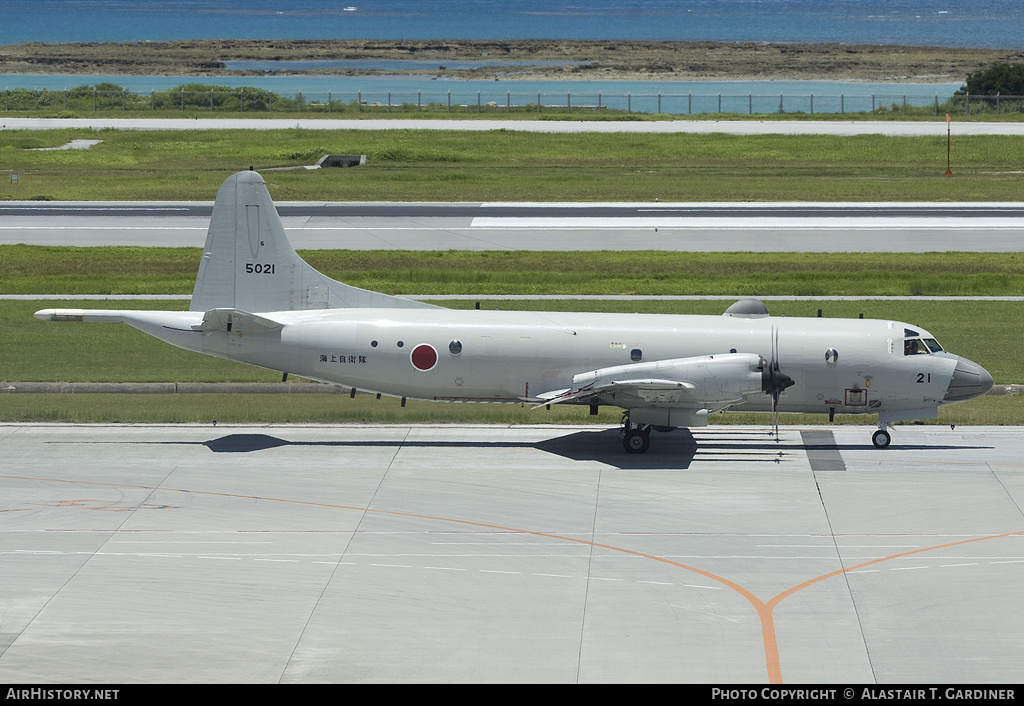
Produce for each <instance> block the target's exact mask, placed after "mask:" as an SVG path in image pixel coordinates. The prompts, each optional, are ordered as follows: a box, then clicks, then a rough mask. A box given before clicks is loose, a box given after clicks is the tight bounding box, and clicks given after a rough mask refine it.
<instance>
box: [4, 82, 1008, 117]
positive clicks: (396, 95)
mask: <svg viewBox="0 0 1024 706" xmlns="http://www.w3.org/2000/svg"><path fill="white" fill-rule="evenodd" d="M0 108H2V110H3V111H5V112H27V111H42V110H51V111H52V110H55V109H56V110H64V111H75V112H82V111H85V112H89V111H111V110H115V111H125V112H133V111H150V112H153V111H179V112H185V111H191V112H197V111H198V112H212V113H216V112H224V113H230V112H234V113H261V112H266V113H326V114H334V113H341V114H345V113H364V112H365V113H374V112H378V113H379V112H387V113H400V112H404V113H413V112H432V113H438V112H440V113H512V112H518V113H523V112H534V113H543V112H545V111H548V112H555V111H557V112H560V113H561V112H566V111H568V112H587V111H609V112H612V111H615V112H621V113H641V114H644V113H646V114H658V113H661V114H671V115H702V114H742V115H767V114H798V113H803V114H815V113H838V114H845V113H872V114H883V113H884V114H890V115H891V114H917V115H921V114H934V115H940V114H942V113H951V114H957V115H978V114H1002V113H1024V96H1002V95H996V96H972V95H969V94H966V95H954V96H952V97H942V98H941V99H940V96H939V94H934V95H931V96H927V95H920V94H917V95H912V94H907V93H899V92H893V93H885V94H883V93H872V94H869V95H865V94H857V93H850V94H846V93H842V92H841V93H837V94H836V93H831V94H823V93H819V94H815V93H806V94H799V93H797V94H794V93H772V94H763V93H761V94H756V93H742V94H728V93H716V94H706V93H693V92H687V93H630V92H627V93H605V92H575V91H564V92H517V91H513V90H500V89H497V88H495V89H494V90H487V91H484V90H477V91H459V90H452V89H449V90H435V91H424V90H415V91H390V90H375V91H346V92H334V91H328V92H326V93H303V92H298V93H296V94H294V95H292V96H282V95H278V94H276V93H272V92H270V91H265V90H261V89H257V88H239V89H226V88H221V87H212V88H211V87H206V88H204V89H203V90H192V89H189V88H181V89H172V90H165V91H150V92H148V93H144V92H143V93H140V92H132V91H128V90H124V89H118V90H113V89H106V88H101V87H81V88H73V89H66V90H58V91H54V90H30V89H24V88H16V89H6V90H4V91H3V100H2V102H0Z"/></svg>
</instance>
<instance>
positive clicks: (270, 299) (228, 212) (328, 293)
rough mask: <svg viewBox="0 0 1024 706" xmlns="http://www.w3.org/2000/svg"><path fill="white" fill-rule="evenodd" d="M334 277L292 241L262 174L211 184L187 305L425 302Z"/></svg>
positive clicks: (280, 307)
mask: <svg viewBox="0 0 1024 706" xmlns="http://www.w3.org/2000/svg"><path fill="white" fill-rule="evenodd" d="M429 306H430V305H429V304H422V303H420V302H415V301H410V300H407V299H399V298H398V297H392V296H389V295H386V294H380V293H378V292H371V291H368V290H365V289H359V288H358V287H350V286H349V285H347V284H342V283H341V282H336V281H334V280H333V279H330V278H329V277H327V276H325V275H322V274H320V273H319V272H317V271H316V270H314V269H313V268H312V267H310V266H309V265H307V264H306V263H305V262H304V261H303V260H302V258H300V257H299V256H298V254H296V252H295V250H294V249H292V246H291V244H290V243H289V242H288V238H287V237H286V236H285V233H284V227H283V226H282V225H281V219H280V217H279V216H278V215H277V209H276V208H274V202H273V200H272V199H271V198H270V192H268V191H267V185H266V184H265V183H264V181H263V177H261V176H260V175H259V174H257V173H256V172H253V171H248V172H238V173H237V174H232V175H231V176H230V177H228V178H227V180H226V181H225V182H224V183H223V184H222V185H221V187H220V190H219V191H217V200H216V201H215V202H214V204H213V215H212V216H211V218H210V230H209V231H208V232H207V235H206V245H205V247H204V248H203V259H202V261H201V262H200V264H199V274H198V276H197V277H196V286H195V289H194V290H193V292H192V304H191V305H190V306H189V309H190V310H191V311H209V310H211V309H241V310H242V311H248V312H259V311H296V310H301V309H344V308H377V307H401V308H410V307H429Z"/></svg>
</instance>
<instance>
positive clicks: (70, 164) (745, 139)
mask: <svg viewBox="0 0 1024 706" xmlns="http://www.w3.org/2000/svg"><path fill="white" fill-rule="evenodd" d="M943 128H944V125H941V124H938V123H937V124H936V134H935V136H934V137H882V136H877V135H865V136H854V137H833V136H806V135H804V136H783V135H756V136H740V135H725V134H714V135H691V134H671V135H658V134H626V133H612V134H597V133H576V134H541V133H524V132H516V131H501V130H495V131H488V132H465V131H431V132H430V133H429V136H430V139H424V137H423V135H424V133H422V132H420V131H416V130H381V131H361V130H336V131H319V130H318V131H311V130H301V129H294V130H277V131H273V133H263V132H260V133H253V132H250V131H245V130H215V131H212V130H211V131H201V130H195V131H134V130H133V131H119V130H99V131H92V130H74V129H68V130H47V131H2V132H0V166H2V171H0V173H7V172H10V173H17V174H18V176H19V178H18V180H17V181H16V182H11V181H10V179H8V178H0V199H18V200H31V199H52V200H115V201H116V200H128V201H131V200H198V201H209V200H212V199H213V197H214V195H215V194H216V191H217V188H218V187H219V186H220V184H221V182H222V181H223V180H224V178H225V177H227V176H228V175H229V174H231V173H232V172H235V171H239V170H242V169H247V168H248V167H249V166H254V167H255V168H256V169H257V170H260V169H266V168H268V167H282V166H297V165H307V164H313V163H314V162H315V161H316V160H317V159H318V158H319V157H320V156H321V155H323V154H327V153H347V154H365V155H367V164H366V165H365V166H363V167H359V168H353V169H324V170H317V171H313V172H277V173H274V172H268V173H266V174H265V175H264V176H265V177H266V178H267V181H268V185H269V188H270V192H271V195H272V196H273V197H274V198H275V200H279V201H289V200H292V201H303V200H312V201H317V200H328V201H350V200H351V201H654V200H655V199H660V200H661V201H793V200H796V201H1015V200H1018V199H1019V198H1020V194H1021V191H1022V189H1021V185H1022V179H1021V174H1020V166H1021V163H1022V161H1024V141H1021V140H1020V139H1019V138H1016V137H1005V136H978V137H959V138H956V139H955V140H954V142H953V152H952V160H953V171H954V175H953V176H952V177H950V176H944V175H943V172H944V171H945V169H946V136H945V130H944V129H943ZM73 139H101V140H103V142H102V143H101V144H99V145H96V146H94V147H92V148H90V149H88V150H68V151H53V152H37V151H32V150H34V149H36V148H40V147H56V146H60V145H63V144H66V143H67V142H69V141H71V140H73Z"/></svg>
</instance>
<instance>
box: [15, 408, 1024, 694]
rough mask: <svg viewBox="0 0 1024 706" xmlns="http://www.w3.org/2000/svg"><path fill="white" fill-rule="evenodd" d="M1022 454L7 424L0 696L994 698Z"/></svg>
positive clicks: (1021, 577)
mask: <svg viewBox="0 0 1024 706" xmlns="http://www.w3.org/2000/svg"><path fill="white" fill-rule="evenodd" d="M1021 432H1022V430H1021V429H1020V428H1010V427H998V428H995V427H975V428H965V427H957V428H956V429H955V430H951V429H950V428H948V427H915V426H906V427H899V428H897V430H896V433H895V434H894V441H893V444H892V446H891V447H889V448H888V449H885V450H879V449H875V448H873V447H871V442H870V439H869V428H868V427H842V426H840V427H816V428H810V429H798V428H792V427H789V428H787V427H784V428H783V430H782V434H781V439H780V441H778V442H776V441H774V440H772V439H771V438H770V437H768V436H767V434H766V430H765V429H764V428H763V427H762V428H756V427H733V426H712V427H709V428H707V429H702V430H695V431H694V432H693V433H692V436H691V435H690V434H689V433H688V432H684V431H679V432H674V433H672V434H660V435H656V437H655V438H654V439H653V443H652V448H651V451H650V452H649V453H648V454H646V455H643V456H630V455H626V454H624V453H623V452H622V450H621V447H620V445H619V441H618V438H617V429H610V428H607V427H551V426H535V427H534V426H528V427H491V426H404V425H399V426H332V427H291V426H279V427H228V428H225V427H216V428H214V427H198V426H63V425H30V424H28V425H3V426H0V455H2V457H3V458H4V464H3V467H2V470H0V562H2V565H3V567H4V569H3V571H0V597H2V600H3V605H4V612H3V620H2V623H0V681H5V682H12V683H32V684H35V683H40V682H45V683H61V682H117V683H137V682H321V681H344V682H360V681H366V682H452V681H459V682H476V681H480V682H496V681H497V682H519V681H530V682H538V681H543V682H622V681H628V682H638V681H680V682H716V683H727V682H740V683H754V682H768V681H784V682H788V683H798V682H867V683H871V682H878V683H894V682H934V683H957V682H971V683H978V682H1008V681H1009V682H1013V681H1017V680H1019V675H1020V655H1021V654H1022V653H1024V633H1022V632H1021V631H1020V630H1019V629H1018V628H1017V626H1018V625H1020V623H1021V620H1022V607H1021V602H1020V600H1019V596H1020V594H1019V587H1020V585H1021V584H1022V582H1024V514H1022V510H1021V508H1022V505H1024V459H1022V457H1021V455H1020V453H1019V448H1020V438H1021Z"/></svg>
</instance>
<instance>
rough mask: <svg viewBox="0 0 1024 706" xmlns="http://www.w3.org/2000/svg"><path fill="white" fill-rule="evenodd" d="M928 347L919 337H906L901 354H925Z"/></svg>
mask: <svg viewBox="0 0 1024 706" xmlns="http://www.w3.org/2000/svg"><path fill="white" fill-rule="evenodd" d="M927 353H928V347H927V346H926V345H924V342H922V341H921V339H920V338H908V339H907V340H905V341H904V342H903V355H927Z"/></svg>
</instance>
